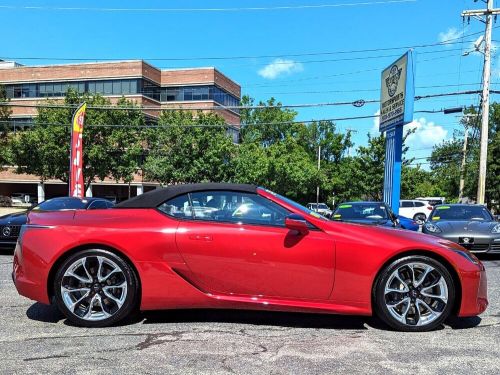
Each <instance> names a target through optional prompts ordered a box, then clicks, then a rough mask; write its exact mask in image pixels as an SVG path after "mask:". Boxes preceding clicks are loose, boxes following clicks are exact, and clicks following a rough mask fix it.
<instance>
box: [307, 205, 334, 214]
mask: <svg viewBox="0 0 500 375" xmlns="http://www.w3.org/2000/svg"><path fill="white" fill-rule="evenodd" d="M307 208H309V209H310V210H311V211H314V212H317V213H318V214H320V215H323V216H326V217H330V216H331V215H332V213H333V211H332V210H330V207H328V205H327V204H326V203H318V204H316V203H308V204H307Z"/></svg>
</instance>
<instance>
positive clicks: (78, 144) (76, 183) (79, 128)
mask: <svg viewBox="0 0 500 375" xmlns="http://www.w3.org/2000/svg"><path fill="white" fill-rule="evenodd" d="M86 108H87V104H86V103H83V104H82V105H80V106H79V107H78V108H77V110H76V111H75V113H74V114H73V121H72V124H71V149H70V164H69V171H70V173H69V196H70V197H78V198H83V195H84V185H83V157H82V156H83V123H84V120H85V110H86Z"/></svg>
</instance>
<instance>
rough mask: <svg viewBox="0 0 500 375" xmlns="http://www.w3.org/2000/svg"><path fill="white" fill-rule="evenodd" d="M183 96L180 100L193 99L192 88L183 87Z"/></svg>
mask: <svg viewBox="0 0 500 375" xmlns="http://www.w3.org/2000/svg"><path fill="white" fill-rule="evenodd" d="M183 91H184V97H183V98H181V100H193V90H192V89H191V88H187V87H185V88H184V90H183Z"/></svg>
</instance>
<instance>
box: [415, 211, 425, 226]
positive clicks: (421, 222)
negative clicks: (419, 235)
mask: <svg viewBox="0 0 500 375" xmlns="http://www.w3.org/2000/svg"><path fill="white" fill-rule="evenodd" d="M413 220H415V221H416V222H417V224H418V225H424V223H425V221H426V220H427V216H425V214H422V213H419V214H415V216H413Z"/></svg>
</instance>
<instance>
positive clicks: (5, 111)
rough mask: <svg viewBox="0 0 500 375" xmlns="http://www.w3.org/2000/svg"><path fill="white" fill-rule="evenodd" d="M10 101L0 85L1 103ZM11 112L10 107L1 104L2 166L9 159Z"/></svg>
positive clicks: (0, 156)
mask: <svg viewBox="0 0 500 375" xmlns="http://www.w3.org/2000/svg"><path fill="white" fill-rule="evenodd" d="M8 101H9V99H8V98H7V92H6V91H5V87H4V86H3V85H0V103H7V102H8ZM11 113H12V111H11V110H10V108H9V107H7V106H3V105H0V166H2V165H5V164H6V161H7V160H8V159H9V152H8V151H9V148H8V143H9V124H8V122H7V121H8V120H9V117H10V115H11Z"/></svg>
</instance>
